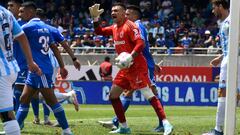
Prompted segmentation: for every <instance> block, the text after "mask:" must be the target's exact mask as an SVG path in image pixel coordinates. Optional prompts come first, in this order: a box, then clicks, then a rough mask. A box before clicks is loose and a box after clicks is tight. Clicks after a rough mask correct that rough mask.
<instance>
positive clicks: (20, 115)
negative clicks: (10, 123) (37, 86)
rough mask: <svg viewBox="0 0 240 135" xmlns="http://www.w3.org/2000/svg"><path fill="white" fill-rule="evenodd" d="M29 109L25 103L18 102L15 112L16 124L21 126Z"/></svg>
mask: <svg viewBox="0 0 240 135" xmlns="http://www.w3.org/2000/svg"><path fill="white" fill-rule="evenodd" d="M28 111H29V105H27V104H20V105H19V108H18V111H17V114H16V119H17V121H18V124H19V125H20V126H22V124H23V122H24V119H25V118H26V117H27V114H28Z"/></svg>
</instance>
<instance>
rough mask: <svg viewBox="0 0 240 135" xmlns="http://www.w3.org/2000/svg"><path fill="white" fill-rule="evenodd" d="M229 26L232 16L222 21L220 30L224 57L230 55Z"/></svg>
mask: <svg viewBox="0 0 240 135" xmlns="http://www.w3.org/2000/svg"><path fill="white" fill-rule="evenodd" d="M229 26H230V16H228V17H227V18H226V19H225V20H224V21H223V22H221V24H220V30H219V36H220V45H221V47H222V52H223V56H224V57H226V56H227V55H228V42H229V41H228V40H229Z"/></svg>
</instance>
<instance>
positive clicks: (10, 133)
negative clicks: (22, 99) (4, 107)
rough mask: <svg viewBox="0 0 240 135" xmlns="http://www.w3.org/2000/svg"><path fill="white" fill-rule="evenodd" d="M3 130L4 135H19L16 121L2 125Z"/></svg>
mask: <svg viewBox="0 0 240 135" xmlns="http://www.w3.org/2000/svg"><path fill="white" fill-rule="evenodd" d="M3 129H4V131H5V133H6V135H20V134H21V133H20V127H19V125H18V122H17V120H11V121H7V122H4V123H3Z"/></svg>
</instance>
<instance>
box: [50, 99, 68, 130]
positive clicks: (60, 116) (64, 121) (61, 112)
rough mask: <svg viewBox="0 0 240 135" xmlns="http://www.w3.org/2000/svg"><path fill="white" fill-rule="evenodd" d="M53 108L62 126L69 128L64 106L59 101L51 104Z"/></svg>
mask: <svg viewBox="0 0 240 135" xmlns="http://www.w3.org/2000/svg"><path fill="white" fill-rule="evenodd" d="M51 109H52V111H53V113H54V116H55V117H56V119H57V121H58V123H59V125H60V126H61V127H62V129H67V128H69V126H68V122H67V118H66V116H65V112H64V110H63V108H62V106H61V105H60V104H59V103H57V104H55V105H53V106H51Z"/></svg>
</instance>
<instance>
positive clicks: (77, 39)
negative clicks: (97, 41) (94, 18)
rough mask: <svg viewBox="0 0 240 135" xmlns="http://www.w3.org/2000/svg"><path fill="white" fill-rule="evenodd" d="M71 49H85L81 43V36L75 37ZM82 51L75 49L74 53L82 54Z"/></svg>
mask: <svg viewBox="0 0 240 135" xmlns="http://www.w3.org/2000/svg"><path fill="white" fill-rule="evenodd" d="M71 47H84V46H83V44H82V42H81V36H80V35H75V37H74V41H73V42H72V44H71ZM82 52H83V51H82V49H74V53H82Z"/></svg>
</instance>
